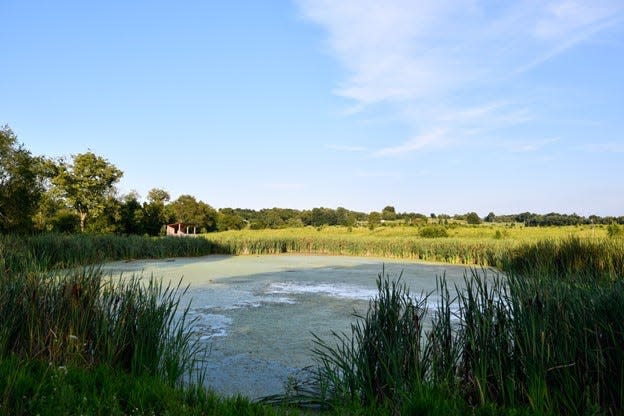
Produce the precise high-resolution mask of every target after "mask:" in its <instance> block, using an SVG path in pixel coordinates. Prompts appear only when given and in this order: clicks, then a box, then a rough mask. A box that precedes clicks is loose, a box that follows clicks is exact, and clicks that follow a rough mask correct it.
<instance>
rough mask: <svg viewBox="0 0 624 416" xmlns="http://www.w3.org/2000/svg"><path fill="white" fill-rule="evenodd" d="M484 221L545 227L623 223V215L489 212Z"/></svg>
mask: <svg viewBox="0 0 624 416" xmlns="http://www.w3.org/2000/svg"><path fill="white" fill-rule="evenodd" d="M483 220H484V221H485V222H498V223H516V222H518V223H522V224H524V225H525V226H527V227H545V226H563V225H590V224H602V225H609V224H624V216H620V217H612V216H607V217H599V216H597V215H590V216H589V217H583V216H581V215H578V214H558V213H556V212H551V213H549V214H534V213H531V212H523V213H521V214H515V215H495V214H494V213H493V212H490V213H489V214H488V215H487V216H486V217H485V218H484V219H483Z"/></svg>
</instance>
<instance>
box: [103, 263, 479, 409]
mask: <svg viewBox="0 0 624 416" xmlns="http://www.w3.org/2000/svg"><path fill="white" fill-rule="evenodd" d="M382 267H384V268H385V272H386V273H387V274H390V275H391V276H398V274H399V273H401V272H402V273H403V277H402V280H403V282H405V283H406V284H407V285H408V287H409V288H410V293H412V294H420V293H421V292H422V293H429V292H432V291H434V290H435V288H436V276H442V275H445V276H446V279H447V281H448V283H449V287H450V288H452V287H453V285H454V284H458V285H459V286H463V276H464V273H465V272H467V271H468V269H467V268H466V267H461V266H451V265H432V264H423V263H416V262H410V261H399V260H394V259H393V260H388V259H379V258H363V257H344V256H299V255H281V256H238V257H237V256H206V257H198V258H178V259H169V260H142V261H133V262H115V263H109V264H107V265H106V267H105V269H107V270H108V271H110V272H111V273H113V274H118V273H123V274H124V275H126V276H128V275H131V274H133V273H134V274H136V273H140V274H142V275H143V276H150V275H152V274H153V275H154V276H156V277H162V278H164V279H172V280H175V281H177V280H179V279H180V278H182V279H183V283H184V284H189V285H190V289H189V291H188V292H187V295H186V297H187V299H185V300H184V301H185V302H187V301H189V300H190V301H191V309H190V313H191V315H192V317H197V319H198V320H197V324H196V328H195V330H196V331H197V333H198V336H199V337H200V338H201V340H202V342H206V343H208V344H209V346H210V348H211V352H210V355H209V357H208V363H207V369H208V372H207V373H208V377H207V384H208V385H209V386H210V387H211V388H213V389H214V390H215V391H217V392H219V393H222V394H226V395H233V394H242V395H245V396H248V397H251V398H256V397H260V396H265V395H269V394H275V393H281V392H282V391H283V388H284V387H283V386H284V382H285V381H286V379H287V377H288V375H294V374H296V373H297V371H298V370H299V369H301V368H303V367H306V366H308V365H311V364H313V361H312V356H311V354H310V349H311V348H312V346H313V343H312V339H313V337H312V335H311V333H312V332H313V333H315V334H316V335H318V336H320V337H321V338H323V339H328V340H329V339H331V331H337V332H341V331H348V330H349V325H350V323H352V322H353V321H354V319H355V318H354V317H353V313H354V311H356V312H359V313H365V312H366V309H367V307H368V301H369V300H370V299H371V298H373V297H374V296H375V295H376V293H377V289H376V279H377V275H378V274H379V273H380V272H381V271H382ZM436 301H437V299H436V297H435V295H432V296H431V297H430V298H429V305H430V307H435V304H436Z"/></svg>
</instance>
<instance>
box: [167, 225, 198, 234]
mask: <svg viewBox="0 0 624 416" xmlns="http://www.w3.org/2000/svg"><path fill="white" fill-rule="evenodd" d="M195 234H197V226H196V225H195V224H185V223H183V222H178V223H175V224H167V235H171V236H174V237H186V236H194V235H195Z"/></svg>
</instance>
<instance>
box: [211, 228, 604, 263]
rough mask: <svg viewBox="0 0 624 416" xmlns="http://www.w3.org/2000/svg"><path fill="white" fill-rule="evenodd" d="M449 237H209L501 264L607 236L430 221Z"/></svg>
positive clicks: (237, 246) (283, 232)
mask: <svg viewBox="0 0 624 416" xmlns="http://www.w3.org/2000/svg"><path fill="white" fill-rule="evenodd" d="M426 227H438V228H441V229H443V230H444V231H445V232H446V234H447V236H446V237H436V238H426V237H423V236H422V229H423V226H421V227H414V226H404V225H391V226H381V227H378V228H375V229H374V230H370V229H368V228H365V227H353V228H348V227H340V226H336V227H334V226H332V227H321V228H313V227H302V228H284V229H273V230H270V229H267V230H241V231H225V232H220V233H210V234H205V235H204V237H205V238H207V239H208V240H210V241H211V242H213V243H215V244H217V245H219V247H221V248H222V249H223V250H224V251H225V252H228V253H230V254H276V253H291V252H293V253H317V254H334V255H354V256H379V257H389V258H410V259H417V260H423V261H431V262H445V263H455V264H481V265H487V266H499V265H500V262H501V261H502V259H504V258H506V257H507V254H508V253H509V252H510V250H514V249H515V248H517V247H519V246H520V245H522V244H526V243H537V242H538V241H543V240H551V241H561V240H564V239H568V238H570V237H575V238H579V239H582V240H596V241H599V240H602V239H606V238H607V232H606V229H605V228H604V227H601V226H566V227H524V226H523V225H519V224H516V225H502V224H480V225H465V224H450V225H447V226H441V225H434V224H429V225H428V226H426Z"/></svg>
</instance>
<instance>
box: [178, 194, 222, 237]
mask: <svg viewBox="0 0 624 416" xmlns="http://www.w3.org/2000/svg"><path fill="white" fill-rule="evenodd" d="M169 207H170V208H171V210H172V212H173V214H174V216H175V220H176V221H178V222H182V223H186V224H194V225H196V226H198V227H199V229H200V231H202V232H209V231H215V230H216V229H217V210H215V209H214V208H213V207H211V206H210V205H208V204H206V203H205V202H202V201H197V200H196V199H195V197H194V196H191V195H181V196H180V197H179V198H178V199H176V200H175V201H173V202H172V203H171V204H170V205H169Z"/></svg>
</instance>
